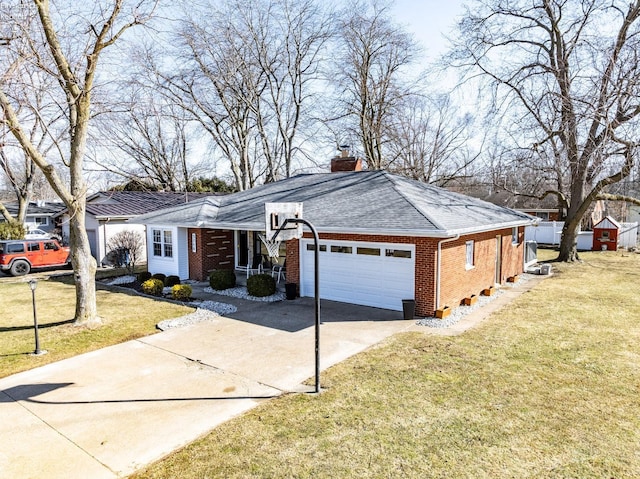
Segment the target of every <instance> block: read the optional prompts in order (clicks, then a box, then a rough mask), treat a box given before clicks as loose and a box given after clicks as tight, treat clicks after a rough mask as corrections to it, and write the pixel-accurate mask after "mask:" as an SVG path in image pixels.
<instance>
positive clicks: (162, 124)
mask: <svg viewBox="0 0 640 479" xmlns="http://www.w3.org/2000/svg"><path fill="white" fill-rule="evenodd" d="M124 110H125V111H124V112H122V113H116V114H110V115H105V116H103V118H102V121H101V123H100V124H101V126H102V128H101V130H102V133H103V135H105V134H106V135H105V136H107V137H108V139H107V143H108V144H109V145H110V152H111V154H110V155H108V154H106V153H105V152H104V149H102V148H101V149H99V150H98V151H97V152H96V155H95V156H96V158H94V160H93V161H94V162H95V163H96V164H97V165H99V166H100V167H101V168H103V169H104V170H105V171H108V172H110V173H114V174H115V175H117V176H120V177H123V178H125V179H127V180H129V181H136V182H138V183H141V184H151V185H154V186H155V187H157V189H160V190H164V191H186V189H187V185H188V184H189V182H190V181H191V177H192V176H193V177H196V175H197V174H199V173H201V171H199V169H198V168H199V167H198V166H197V165H189V164H188V159H189V148H190V142H189V127H188V119H187V118H185V113H184V111H183V110H181V109H180V108H178V107H177V106H175V105H172V104H166V102H163V100H162V98H161V97H160V98H158V97H156V98H153V97H148V98H133V99H131V100H128V101H127V102H126V103H125V108H124Z"/></svg>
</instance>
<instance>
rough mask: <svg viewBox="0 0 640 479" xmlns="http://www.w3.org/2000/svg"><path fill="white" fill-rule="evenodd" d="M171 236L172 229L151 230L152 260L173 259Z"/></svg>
mask: <svg viewBox="0 0 640 479" xmlns="http://www.w3.org/2000/svg"><path fill="white" fill-rule="evenodd" d="M174 236H175V235H174V234H173V230H172V229H167V228H152V229H151V253H152V254H153V257H154V258H169V259H173V249H174V248H173V237H174Z"/></svg>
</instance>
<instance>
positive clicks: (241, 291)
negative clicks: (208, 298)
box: [203, 286, 286, 303]
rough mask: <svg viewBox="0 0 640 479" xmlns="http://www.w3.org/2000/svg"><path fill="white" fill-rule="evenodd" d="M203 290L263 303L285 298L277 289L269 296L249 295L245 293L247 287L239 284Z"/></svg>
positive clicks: (208, 287)
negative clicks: (219, 288)
mask: <svg viewBox="0 0 640 479" xmlns="http://www.w3.org/2000/svg"><path fill="white" fill-rule="evenodd" d="M203 291H204V292H205V293H212V294H220V295H223V296H231V297H232V298H240V299H248V300H249V301H262V302H264V303H273V302H275V301H284V299H285V298H286V295H285V294H284V293H283V292H281V291H277V292H276V293H275V294H272V295H271V296H264V297H261V298H259V297H257V296H251V295H250V294H249V293H247V288H245V287H242V286H239V287H236V288H229V289H221V290H218V289H213V288H211V287H210V286H207V287H206V288H204V289H203Z"/></svg>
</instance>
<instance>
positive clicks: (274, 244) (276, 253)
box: [258, 234, 281, 260]
mask: <svg viewBox="0 0 640 479" xmlns="http://www.w3.org/2000/svg"><path fill="white" fill-rule="evenodd" d="M258 237H259V238H260V241H262V242H263V243H264V246H265V247H266V248H267V254H268V255H269V258H273V259H275V260H277V259H278V258H279V257H280V243H281V241H280V240H277V239H276V240H270V239H268V238H267V237H266V236H265V235H263V234H259V235H258Z"/></svg>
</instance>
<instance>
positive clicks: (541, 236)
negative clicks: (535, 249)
mask: <svg viewBox="0 0 640 479" xmlns="http://www.w3.org/2000/svg"><path fill="white" fill-rule="evenodd" d="M563 226H564V221H543V222H541V223H538V226H527V227H526V228H525V230H524V239H525V241H535V242H536V243H538V244H548V245H552V246H558V245H559V244H560V237H561V236H562V227H563ZM637 243H638V223H622V224H621V225H620V233H619V235H618V247H620V248H630V247H635V246H636V244H637ZM592 248H593V231H581V232H580V233H578V249H579V250H582V251H591V249H592Z"/></svg>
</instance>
